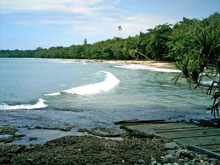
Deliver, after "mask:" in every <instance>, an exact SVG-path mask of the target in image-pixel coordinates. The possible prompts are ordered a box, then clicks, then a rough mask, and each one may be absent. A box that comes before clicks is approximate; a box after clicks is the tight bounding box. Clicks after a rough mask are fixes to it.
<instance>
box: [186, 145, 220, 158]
mask: <svg viewBox="0 0 220 165" xmlns="http://www.w3.org/2000/svg"><path fill="white" fill-rule="evenodd" d="M189 148H190V149H192V150H194V151H198V152H202V153H204V154H207V155H210V156H214V157H215V158H217V159H220V154H219V153H216V152H212V151H209V150H207V149H204V148H201V147H197V146H193V145H192V146H189Z"/></svg>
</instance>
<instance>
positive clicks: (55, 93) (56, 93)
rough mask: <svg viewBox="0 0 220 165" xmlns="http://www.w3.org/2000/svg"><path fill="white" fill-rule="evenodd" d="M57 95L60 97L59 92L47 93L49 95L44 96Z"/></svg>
mask: <svg viewBox="0 0 220 165" xmlns="http://www.w3.org/2000/svg"><path fill="white" fill-rule="evenodd" d="M58 95H60V92H54V93H49V94H45V95H44V96H58Z"/></svg>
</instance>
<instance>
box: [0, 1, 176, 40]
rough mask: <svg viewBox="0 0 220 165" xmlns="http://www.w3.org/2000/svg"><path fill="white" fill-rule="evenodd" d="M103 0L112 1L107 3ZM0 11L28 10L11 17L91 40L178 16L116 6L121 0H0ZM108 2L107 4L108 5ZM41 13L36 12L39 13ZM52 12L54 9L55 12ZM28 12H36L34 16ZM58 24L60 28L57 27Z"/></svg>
mask: <svg viewBox="0 0 220 165" xmlns="http://www.w3.org/2000/svg"><path fill="white" fill-rule="evenodd" d="M106 1H108V2H111V3H110V4H109V3H106ZM0 2H1V4H0V5H1V12H2V13H4V14H7V13H15V14H16V13H17V12H18V13H19V12H22V13H27V15H28V14H30V17H25V19H16V20H13V21H11V23H13V24H17V25H20V26H41V27H49V28H50V29H52V30H53V29H56V30H58V31H60V32H62V33H64V34H66V35H69V36H73V37H74V36H81V37H82V38H88V39H90V38H91V40H92V39H93V40H94V38H98V39H102V40H104V39H107V38H113V37H115V36H119V32H118V30H117V27H118V26H119V25H121V26H122V28H123V30H122V31H121V36H122V37H127V36H134V35H136V34H139V32H140V31H142V32H146V29H149V28H153V27H154V26H156V25H158V24H162V23H166V22H169V23H176V22H177V20H176V19H173V18H169V17H166V16H160V15H148V14H146V13H145V14H144V13H139V14H132V13H130V11H127V10H122V9H120V8H117V7H115V5H116V4H118V3H120V0H1V1H0ZM107 4H108V5H107ZM42 12H43V13H44V14H43V16H39V13H42ZM54 13H56V14H55V15H54ZM31 15H35V17H34V18H32V17H31ZM57 26H59V28H57Z"/></svg>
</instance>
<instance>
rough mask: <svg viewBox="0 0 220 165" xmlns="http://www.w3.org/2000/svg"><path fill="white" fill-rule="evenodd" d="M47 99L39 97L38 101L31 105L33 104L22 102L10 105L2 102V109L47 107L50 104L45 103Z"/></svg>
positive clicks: (0, 107) (0, 108)
mask: <svg viewBox="0 0 220 165" xmlns="http://www.w3.org/2000/svg"><path fill="white" fill-rule="evenodd" d="M44 102H46V100H43V99H41V98H39V99H38V101H37V103H35V104H33V105H31V104H20V105H8V104H5V103H1V104H0V110H17V109H28V110H30V109H40V108H46V107H47V106H48V105H47V104H45V103H44Z"/></svg>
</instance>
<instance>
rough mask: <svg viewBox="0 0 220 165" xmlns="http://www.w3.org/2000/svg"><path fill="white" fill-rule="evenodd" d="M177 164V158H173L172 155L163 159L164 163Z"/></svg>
mask: <svg viewBox="0 0 220 165" xmlns="http://www.w3.org/2000/svg"><path fill="white" fill-rule="evenodd" d="M176 162H177V160H176V158H175V157H173V156H172V155H171V154H168V155H166V156H165V157H164V158H163V163H176Z"/></svg>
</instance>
